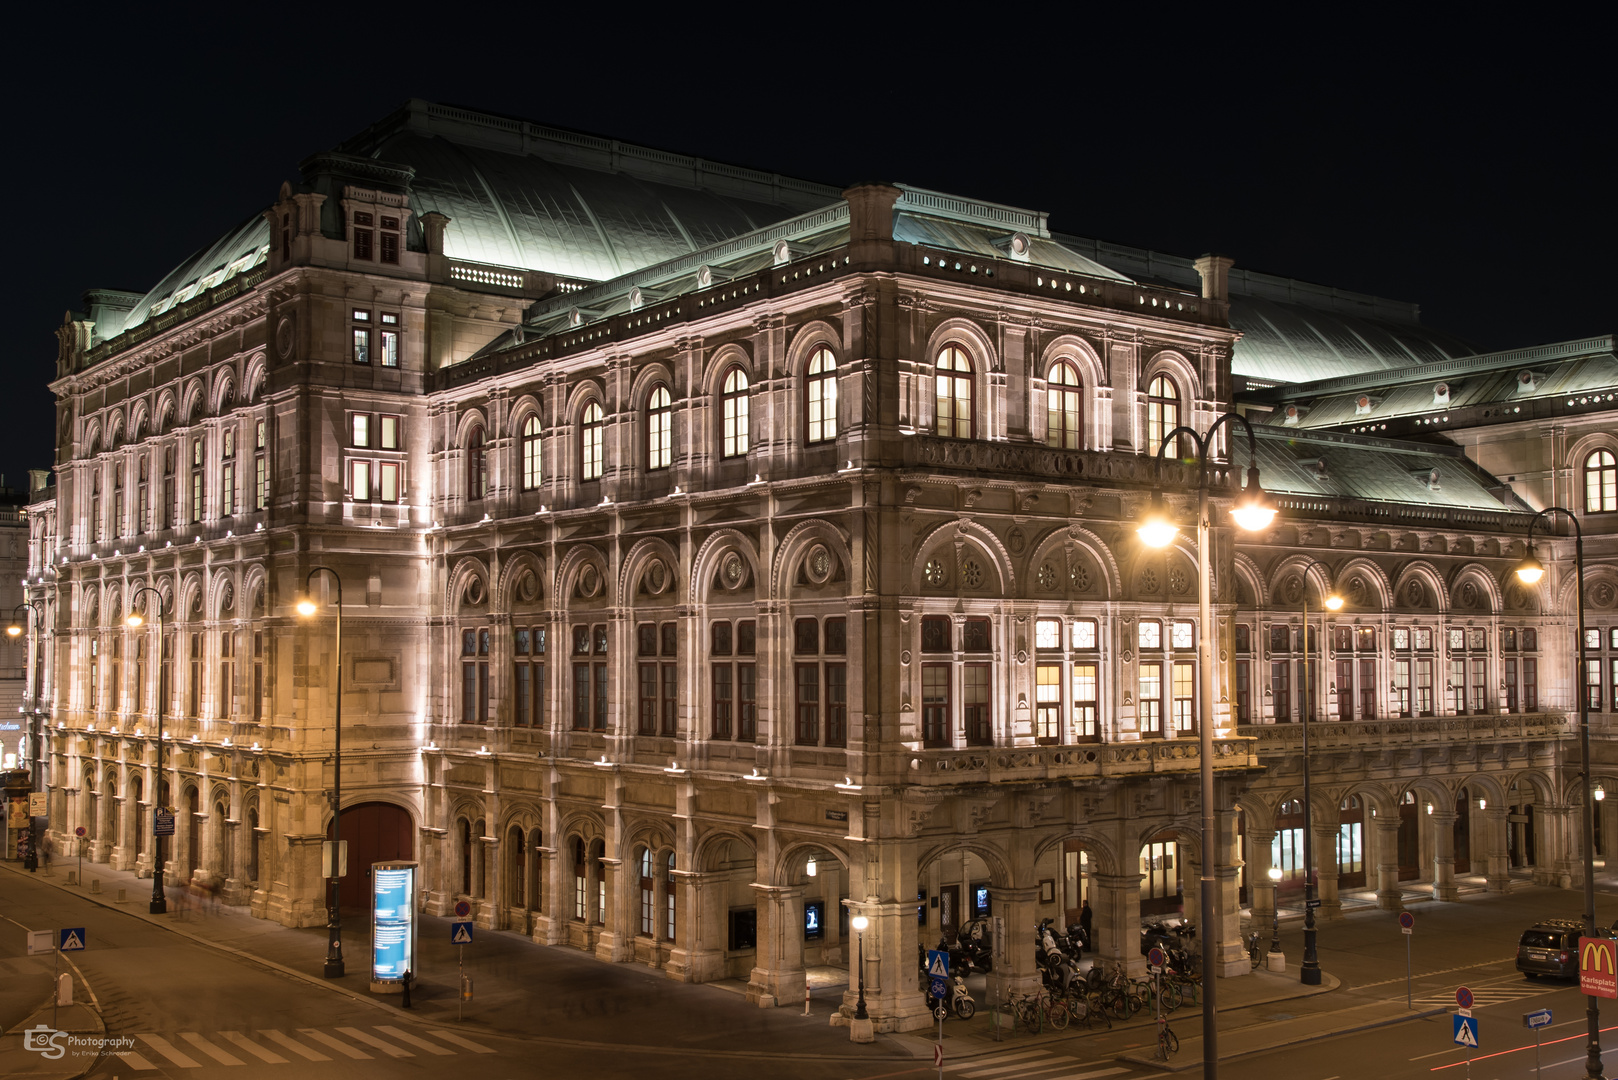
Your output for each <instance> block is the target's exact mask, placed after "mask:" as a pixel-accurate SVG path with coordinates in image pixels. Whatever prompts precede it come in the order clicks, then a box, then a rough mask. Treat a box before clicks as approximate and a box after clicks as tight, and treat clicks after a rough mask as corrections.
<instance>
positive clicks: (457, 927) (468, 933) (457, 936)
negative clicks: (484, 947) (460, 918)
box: [449, 922, 472, 945]
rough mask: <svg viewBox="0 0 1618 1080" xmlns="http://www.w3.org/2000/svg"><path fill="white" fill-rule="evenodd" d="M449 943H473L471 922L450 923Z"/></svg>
mask: <svg viewBox="0 0 1618 1080" xmlns="http://www.w3.org/2000/svg"><path fill="white" fill-rule="evenodd" d="M449 943H450V944H451V945H470V944H472V924H471V923H469V922H452V923H450V924H449Z"/></svg>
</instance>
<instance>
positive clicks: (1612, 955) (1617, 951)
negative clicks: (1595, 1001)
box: [1579, 937, 1618, 998]
mask: <svg viewBox="0 0 1618 1080" xmlns="http://www.w3.org/2000/svg"><path fill="white" fill-rule="evenodd" d="M1579 992H1580V993H1582V994H1586V995H1588V996H1590V997H1604V998H1618V941H1614V940H1613V939H1612V938H1604V937H1581V938H1579Z"/></svg>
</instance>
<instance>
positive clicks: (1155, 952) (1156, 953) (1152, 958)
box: [1146, 945, 1167, 968]
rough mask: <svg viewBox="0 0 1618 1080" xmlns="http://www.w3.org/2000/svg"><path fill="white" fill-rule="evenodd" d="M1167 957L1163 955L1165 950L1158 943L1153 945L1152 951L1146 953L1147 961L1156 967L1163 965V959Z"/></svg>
mask: <svg viewBox="0 0 1618 1080" xmlns="http://www.w3.org/2000/svg"><path fill="white" fill-rule="evenodd" d="M1166 959H1167V957H1165V956H1164V955H1163V950H1162V949H1160V948H1158V947H1157V946H1156V945H1153V946H1152V951H1151V952H1149V953H1147V954H1146V962H1147V963H1148V964H1150V965H1151V966H1152V967H1155V968H1160V967H1162V966H1163V961H1164V960H1166Z"/></svg>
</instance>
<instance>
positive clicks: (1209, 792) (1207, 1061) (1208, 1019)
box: [1197, 430, 1221, 1080]
mask: <svg viewBox="0 0 1618 1080" xmlns="http://www.w3.org/2000/svg"><path fill="white" fill-rule="evenodd" d="M1212 435H1213V432H1212V431H1211V430H1210V431H1209V443H1211V442H1212ZM1209 443H1204V442H1202V441H1201V440H1199V441H1198V446H1197V450H1198V453H1200V454H1201V456H1202V463H1203V468H1202V482H1201V484H1200V485H1199V487H1198V491H1197V569H1198V571H1199V573H1198V575H1197V576H1198V577H1199V578H1200V579H1201V580H1200V582H1199V588H1198V590H1197V604H1198V609H1199V610H1198V615H1199V616H1200V618H1201V620H1202V631H1201V638H1200V642H1199V643H1200V644H1201V646H1202V648H1201V649H1200V650H1199V652H1200V654H1201V655H1200V656H1199V657H1198V659H1199V660H1200V661H1201V664H1202V670H1203V693H1202V708H1201V709H1200V710H1199V712H1200V716H1199V717H1198V719H1199V720H1200V721H1201V723H1200V724H1199V725H1198V727H1199V728H1200V729H1201V730H1200V731H1198V733H1197V734H1198V758H1199V760H1198V772H1199V774H1200V780H1201V788H1202V879H1201V884H1202V889H1201V892H1202V895H1201V897H1200V900H1201V901H1202V904H1201V907H1202V915H1201V917H1202V1075H1203V1076H1204V1077H1206V1078H1208V1080H1212V1078H1214V1077H1217V1076H1218V1075H1219V1013H1218V1009H1217V1008H1216V1006H1215V1004H1214V1001H1215V995H1216V993H1217V992H1218V984H1217V981H1216V980H1217V968H1218V958H1219V952H1218V941H1219V938H1220V936H1221V935H1220V933H1219V931H1218V928H1217V927H1215V925H1214V921H1215V918H1216V915H1215V907H1214V900H1215V893H1214V890H1215V888H1216V887H1217V886H1216V882H1215V878H1214V860H1215V859H1216V858H1217V855H1218V850H1219V849H1218V845H1219V836H1218V833H1217V831H1216V826H1215V824H1214V767H1213V759H1214V726H1213V694H1212V693H1210V692H1209V691H1208V686H1209V685H1210V683H1211V681H1212V677H1213V595H1212V588H1211V586H1210V583H1209V578H1210V576H1211V575H1212V573H1213V563H1212V560H1211V558H1210V556H1209V551H1208V533H1209V525H1208V469H1207V463H1208V445H1209Z"/></svg>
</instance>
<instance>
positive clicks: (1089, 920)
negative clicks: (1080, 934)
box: [1079, 897, 1096, 956]
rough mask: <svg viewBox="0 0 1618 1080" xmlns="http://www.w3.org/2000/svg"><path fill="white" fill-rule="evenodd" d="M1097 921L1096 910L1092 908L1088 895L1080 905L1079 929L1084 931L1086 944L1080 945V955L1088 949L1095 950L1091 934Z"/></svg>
mask: <svg viewBox="0 0 1618 1080" xmlns="http://www.w3.org/2000/svg"><path fill="white" fill-rule="evenodd" d="M1095 921H1096V915H1095V912H1093V911H1091V910H1090V900H1089V898H1088V897H1086V898H1085V901H1084V903H1083V904H1082V905H1081V906H1080V907H1079V929H1080V930H1082V931H1084V944H1083V945H1081V946H1079V955H1080V956H1082V955H1084V953H1085V952H1086V951H1089V952H1094V951H1095V946H1094V945H1092V944H1091V942H1093V941H1094V940H1095V938H1094V937H1092V936H1091V934H1092V931H1091V927H1092V926H1094V925H1095Z"/></svg>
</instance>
